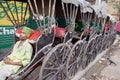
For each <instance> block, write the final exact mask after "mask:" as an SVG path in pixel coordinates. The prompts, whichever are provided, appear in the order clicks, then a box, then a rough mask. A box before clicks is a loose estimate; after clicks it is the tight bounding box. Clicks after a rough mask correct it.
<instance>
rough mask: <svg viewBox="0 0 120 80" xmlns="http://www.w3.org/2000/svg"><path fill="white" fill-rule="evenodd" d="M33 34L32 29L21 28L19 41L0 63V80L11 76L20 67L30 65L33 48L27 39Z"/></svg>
mask: <svg viewBox="0 0 120 80" xmlns="http://www.w3.org/2000/svg"><path fill="white" fill-rule="evenodd" d="M32 33H33V31H32V29H30V28H28V27H23V29H22V33H21V34H20V41H17V42H16V44H15V45H14V47H13V50H12V52H11V54H10V55H8V56H6V57H4V58H3V60H2V61H1V62H0V80H5V79H6V78H7V77H8V76H10V75H11V74H15V73H16V72H17V71H18V70H19V69H20V68H21V67H25V66H26V65H27V64H29V63H30V60H31V56H32V53H33V48H32V46H31V44H30V43H29V41H28V37H29V36H30V35H31V34H32Z"/></svg>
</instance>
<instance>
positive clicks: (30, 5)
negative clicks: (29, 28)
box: [28, 0, 39, 27]
mask: <svg viewBox="0 0 120 80" xmlns="http://www.w3.org/2000/svg"><path fill="white" fill-rule="evenodd" d="M28 3H29V6H30V9H31V12H32V14H33V16H35V12H34V10H33V7H32V4H31V2H30V0H28ZM36 23H37V26H38V27H39V24H38V23H39V22H38V21H37V20H36Z"/></svg>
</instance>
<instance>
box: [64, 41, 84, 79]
mask: <svg viewBox="0 0 120 80" xmlns="http://www.w3.org/2000/svg"><path fill="white" fill-rule="evenodd" d="M82 50H84V49H83V41H82V40H80V41H78V42H77V43H76V44H75V45H74V46H73V48H72V49H71V51H70V54H69V56H68V59H67V64H66V74H67V76H68V78H69V79H71V78H72V77H73V76H74V75H75V74H76V73H77V71H78V70H79V68H80V65H81V61H82V57H83V54H82V52H83V51H82Z"/></svg>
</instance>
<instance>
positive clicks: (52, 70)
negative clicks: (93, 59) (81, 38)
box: [39, 43, 70, 80]
mask: <svg viewBox="0 0 120 80" xmlns="http://www.w3.org/2000/svg"><path fill="white" fill-rule="evenodd" d="M69 52H70V47H69V45H67V44H65V43H62V44H59V45H57V46H56V47H54V48H53V49H52V50H51V51H50V52H49V53H48V54H47V55H46V56H45V57H44V60H43V64H42V66H41V70H40V74H39V80H65V79H66V78H67V76H66V74H65V66H66V61H67V58H68V55H69Z"/></svg>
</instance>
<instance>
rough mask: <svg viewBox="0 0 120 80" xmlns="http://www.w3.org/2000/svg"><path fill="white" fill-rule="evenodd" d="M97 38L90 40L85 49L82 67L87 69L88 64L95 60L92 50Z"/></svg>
mask: <svg viewBox="0 0 120 80" xmlns="http://www.w3.org/2000/svg"><path fill="white" fill-rule="evenodd" d="M95 41H96V40H95V38H93V39H91V40H90V41H89V43H88V44H87V47H86V49H85V52H84V56H83V59H82V68H83V69H85V68H86V67H87V66H88V64H89V63H90V62H91V61H92V60H93V59H92V58H93V57H92V56H93V54H92V52H93V49H94V47H95V45H94V43H95Z"/></svg>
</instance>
